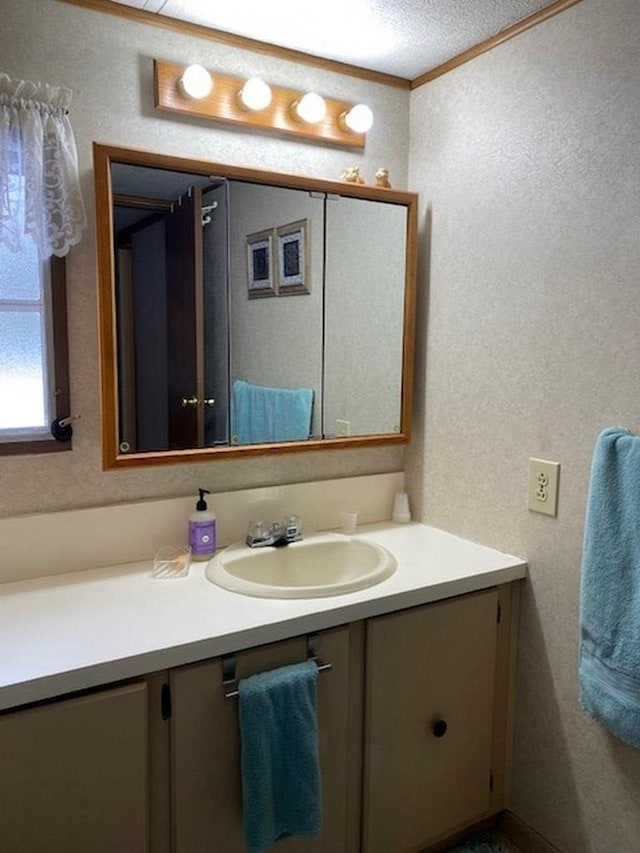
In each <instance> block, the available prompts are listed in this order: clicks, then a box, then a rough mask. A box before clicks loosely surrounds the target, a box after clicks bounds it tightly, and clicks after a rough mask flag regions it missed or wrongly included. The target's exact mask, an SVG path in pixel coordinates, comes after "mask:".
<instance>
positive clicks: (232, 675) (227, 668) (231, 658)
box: [222, 634, 333, 699]
mask: <svg viewBox="0 0 640 853" xmlns="http://www.w3.org/2000/svg"><path fill="white" fill-rule="evenodd" d="M319 646H320V637H319V635H318V634H309V636H308V637H307V660H311V661H313V662H314V663H315V665H316V666H317V667H318V672H327V671H328V670H330V669H333V664H331V663H323V662H322V661H321V660H320V658H319V656H318V650H319ZM236 684H237V678H236V656H235V655H225V656H224V657H223V658H222V687H223V689H224V688H228V687H233V689H232V690H225V692H224V693H223V696H224V698H225V699H237V697H238V696H239V695H240V692H239V690H238V688H237V687H236Z"/></svg>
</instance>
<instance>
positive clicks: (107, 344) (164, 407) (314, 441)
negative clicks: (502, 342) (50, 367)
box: [94, 144, 416, 468]
mask: <svg viewBox="0 0 640 853" xmlns="http://www.w3.org/2000/svg"><path fill="white" fill-rule="evenodd" d="M94 161H95V177H96V197H97V227H98V267H99V305H100V334H101V373H102V398H103V408H102V412H103V415H102V417H103V422H102V428H103V462H104V466H105V467H106V468H111V467H120V466H125V465H142V464H158V463H161V462H180V461H185V462H186V461H194V460H197V459H211V458H228V457H229V456H230V455H231V456H234V455H240V454H251V453H254V454H256V453H265V452H286V451H290V450H309V449H318V448H322V447H331V448H335V447H341V446H347V447H348V446H354V445H355V446H366V445H367V444H384V443H398V442H401V441H406V440H407V438H408V426H409V412H410V390H411V388H410V386H411V371H412V363H411V362H412V358H413V314H414V301H415V249H416V247H415V243H416V237H415V229H416V197H415V195H414V194H412V193H404V192H398V191H393V190H381V189H377V188H372V187H364V186H362V185H350V184H343V183H339V182H335V181H322V180H314V179H310V178H302V177H297V176H290V175H281V174H276V173H269V172H262V171H257V170H248V169H242V168H240V167H232V166H223V165H221V164H217V163H209V162H206V161H189V160H184V159H181V158H174V157H167V156H162V155H158V154H154V153H148V152H140V151H129V150H125V149H116V148H109V147H106V146H102V145H97V144H96V145H95V146H94ZM216 455H217V456H216Z"/></svg>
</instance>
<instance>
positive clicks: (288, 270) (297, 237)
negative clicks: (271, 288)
mask: <svg viewBox="0 0 640 853" xmlns="http://www.w3.org/2000/svg"><path fill="white" fill-rule="evenodd" d="M308 233H309V228H308V220H307V219H301V220H299V221H298V222H290V223H289V224H288V225H281V226H280V227H279V228H276V243H277V247H278V283H277V292H278V295H279V296H290V295H291V296H293V295H295V294H299V293H310V292H311V282H310V280H309V263H308V257H309V250H308Z"/></svg>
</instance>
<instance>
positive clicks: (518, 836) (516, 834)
mask: <svg viewBox="0 0 640 853" xmlns="http://www.w3.org/2000/svg"><path fill="white" fill-rule="evenodd" d="M496 829H497V830H498V831H499V832H501V833H502V834H503V835H504V836H505V838H507V839H508V840H509V841H511V842H513V844H515V845H516V847H519V848H520V850H521V851H522V853H562V851H561V850H560V848H559V847H556V846H555V844H552V843H551V842H550V841H547V839H546V838H544V836H542V835H540V833H539V832H538V831H537V830H536V829H534V828H533V827H532V826H530V825H529V824H528V823H527V822H526V821H524V820H522V818H520V817H518V816H517V815H515V814H514V813H513V812H512V811H509V810H506V811H504V812H502V813H501V814H500V815H499V817H498V821H497V823H496Z"/></svg>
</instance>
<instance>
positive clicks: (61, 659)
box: [0, 522, 526, 709]
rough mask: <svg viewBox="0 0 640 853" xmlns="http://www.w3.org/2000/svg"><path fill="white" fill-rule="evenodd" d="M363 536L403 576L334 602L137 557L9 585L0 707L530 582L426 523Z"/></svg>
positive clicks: (365, 531)
mask: <svg viewBox="0 0 640 853" xmlns="http://www.w3.org/2000/svg"><path fill="white" fill-rule="evenodd" d="M357 536H359V537H362V538H365V539H370V540H371V541H373V542H377V543H379V544H380V545H383V546H384V547H386V548H388V549H389V550H390V551H391V552H392V553H393V554H394V556H395V558H396V560H397V562H398V569H397V571H396V572H395V574H394V575H393V576H392V577H390V578H388V579H387V580H385V581H383V582H382V583H380V584H378V585H377V586H373V587H369V588H368V589H364V590H359V591H357V592H351V593H347V594H345V595H339V596H334V597H328V598H307V599H289V600H279V599H266V598H253V597H249V596H244V595H239V594H237V593H233V592H228V591H227V590H224V589H222V588H220V587H218V586H215V585H214V584H212V583H210V582H209V581H208V580H207V579H206V578H205V574H204V569H205V565H206V563H192V565H191V570H190V572H189V575H188V577H186V578H179V579H173V580H158V579H154V578H152V577H151V576H150V575H151V562H150V561H146V562H138V563H129V564H126V565H119V566H112V567H108V568H103V569H92V570H91V571H85V572H71V573H69V574H63V575H55V576H52V577H44V578H40V579H35V580H27V581H17V582H12V583H5V584H2V585H0V650H1V651H0V709H6V708H11V707H14V706H18V705H22V704H25V703H28V702H34V701H38V700H42V699H47V698H50V697H53V696H59V695H62V694H64V693H68V692H71V691H74V690H81V689H85V688H89V687H94V686H97V685H101V684H107V683H110V682H114V681H119V680H121V679H125V678H131V677H133V676H138V675H142V674H144V673H149V672H154V671H156V670H161V669H166V668H168V667H174V666H180V665H182V664H186V663H192V662H194V661H197V660H204V659H206V658H210V657H216V656H218V655H221V654H226V653H229V652H233V651H238V650H240V649H244V648H250V647H252V646H258V645H262V644H264V643H270V642H274V641H277V640H282V639H285V638H287V637H294V636H298V635H300V634H305V633H308V632H311V631H319V630H322V629H324V628H330V627H333V626H335V625H342V624H345V623H347V622H353V621H357V620H359V619H365V618H368V617H370V616H378V615H380V614H383V613H390V612H392V611H394V610H401V609H403V608H405V607H413V606H415V605H418V604H425V603H427V602H430V601H436V600H439V599H442V598H449V597H451V596H454V595H460V594H462V593H466V592H473V591H475V590H479V589H485V588H487V587H490V586H494V585H496V584H500V583H507V582H509V581H512V580H517V579H519V578H523V577H525V574H526V563H525V562H524V561H523V560H521V559H519V558H518V557H513V556H510V555H508V554H503V553H501V552H500V551H495V550H493V549H491V548H485V547H483V546H481V545H476V544H474V543H472V542H468V541H467V540H464V539H460V538H459V537H456V536H452V535H450V534H448V533H444V532H442V531H440V530H436V529H435V528H431V527H427V526H425V525H422V524H418V523H411V524H393V523H392V522H382V523H378V524H370V525H366V526H363V527H361V528H359V529H358V533H357Z"/></svg>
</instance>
